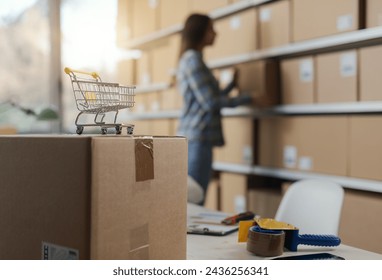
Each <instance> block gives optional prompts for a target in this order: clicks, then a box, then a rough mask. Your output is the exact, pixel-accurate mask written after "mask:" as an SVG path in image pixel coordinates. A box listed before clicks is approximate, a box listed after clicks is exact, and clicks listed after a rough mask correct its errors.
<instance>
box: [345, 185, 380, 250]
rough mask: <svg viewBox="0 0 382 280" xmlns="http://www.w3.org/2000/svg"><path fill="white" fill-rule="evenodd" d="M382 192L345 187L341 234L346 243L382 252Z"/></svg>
mask: <svg viewBox="0 0 382 280" xmlns="http://www.w3.org/2000/svg"><path fill="white" fill-rule="evenodd" d="M381 201H382V194H380V193H375V192H364V191H357V190H350V189H345V197H344V203H343V206H342V213H341V223H340V228H339V236H340V237H341V241H342V242H343V243H344V244H347V245H350V246H354V247H357V248H362V249H364V250H369V251H372V252H376V253H380V254H381V253H382V243H381V236H382V220H381V218H380V213H382V203H381Z"/></svg>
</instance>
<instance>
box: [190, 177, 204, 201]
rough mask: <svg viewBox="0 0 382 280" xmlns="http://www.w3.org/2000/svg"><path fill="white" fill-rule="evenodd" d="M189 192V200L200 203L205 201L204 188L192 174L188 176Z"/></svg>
mask: <svg viewBox="0 0 382 280" xmlns="http://www.w3.org/2000/svg"><path fill="white" fill-rule="evenodd" d="M187 193H188V197H187V202H190V203H195V204H198V203H200V202H202V201H203V198H204V193H203V188H202V187H201V186H200V185H199V184H198V183H197V182H196V181H195V180H194V178H192V177H191V176H188V178H187Z"/></svg>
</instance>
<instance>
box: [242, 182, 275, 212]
mask: <svg viewBox="0 0 382 280" xmlns="http://www.w3.org/2000/svg"><path fill="white" fill-rule="evenodd" d="M281 198H282V195H281V190H280V188H279V187H276V186H268V185H259V184H253V183H250V184H249V185H248V199H247V200H248V207H247V208H248V210H249V211H252V212H254V213H255V214H256V215H260V216H261V217H263V218H274V217H275V214H276V212H277V209H278V207H279V204H280V201H281Z"/></svg>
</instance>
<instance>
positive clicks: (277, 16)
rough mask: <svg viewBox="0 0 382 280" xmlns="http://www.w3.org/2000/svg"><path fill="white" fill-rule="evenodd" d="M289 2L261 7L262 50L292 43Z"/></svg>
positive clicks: (260, 39)
mask: <svg viewBox="0 0 382 280" xmlns="http://www.w3.org/2000/svg"><path fill="white" fill-rule="evenodd" d="M290 21H291V16H290V2H289V0H282V1H277V2H274V3H270V4H265V5H261V6H260V8H259V30H260V38H259V43H260V49H265V48H272V47H278V46H282V45H286V44H289V43H290V42H291V32H290V29H291V26H290Z"/></svg>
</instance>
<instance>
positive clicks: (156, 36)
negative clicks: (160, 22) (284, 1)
mask: <svg viewBox="0 0 382 280" xmlns="http://www.w3.org/2000/svg"><path fill="white" fill-rule="evenodd" d="M271 1H274V0H242V1H240V2H236V3H233V4H231V5H228V6H225V7H222V8H218V9H216V10H214V11H212V12H211V13H210V14H209V16H210V17H211V18H212V19H219V18H223V17H226V16H229V15H231V14H234V13H237V12H240V11H243V10H245V9H249V8H252V7H256V6H258V5H261V4H265V3H267V2H271ZM182 29H183V24H182V23H179V24H175V25H172V26H170V27H167V28H164V29H162V30H159V31H156V32H153V33H151V34H149V35H146V36H143V37H140V38H136V39H133V40H130V41H129V42H128V43H127V44H126V47H127V48H131V49H134V48H139V47H142V46H145V45H147V44H149V43H151V42H153V41H156V40H160V39H162V38H165V37H168V36H170V35H173V34H175V33H178V32H180V31H181V30H182Z"/></svg>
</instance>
